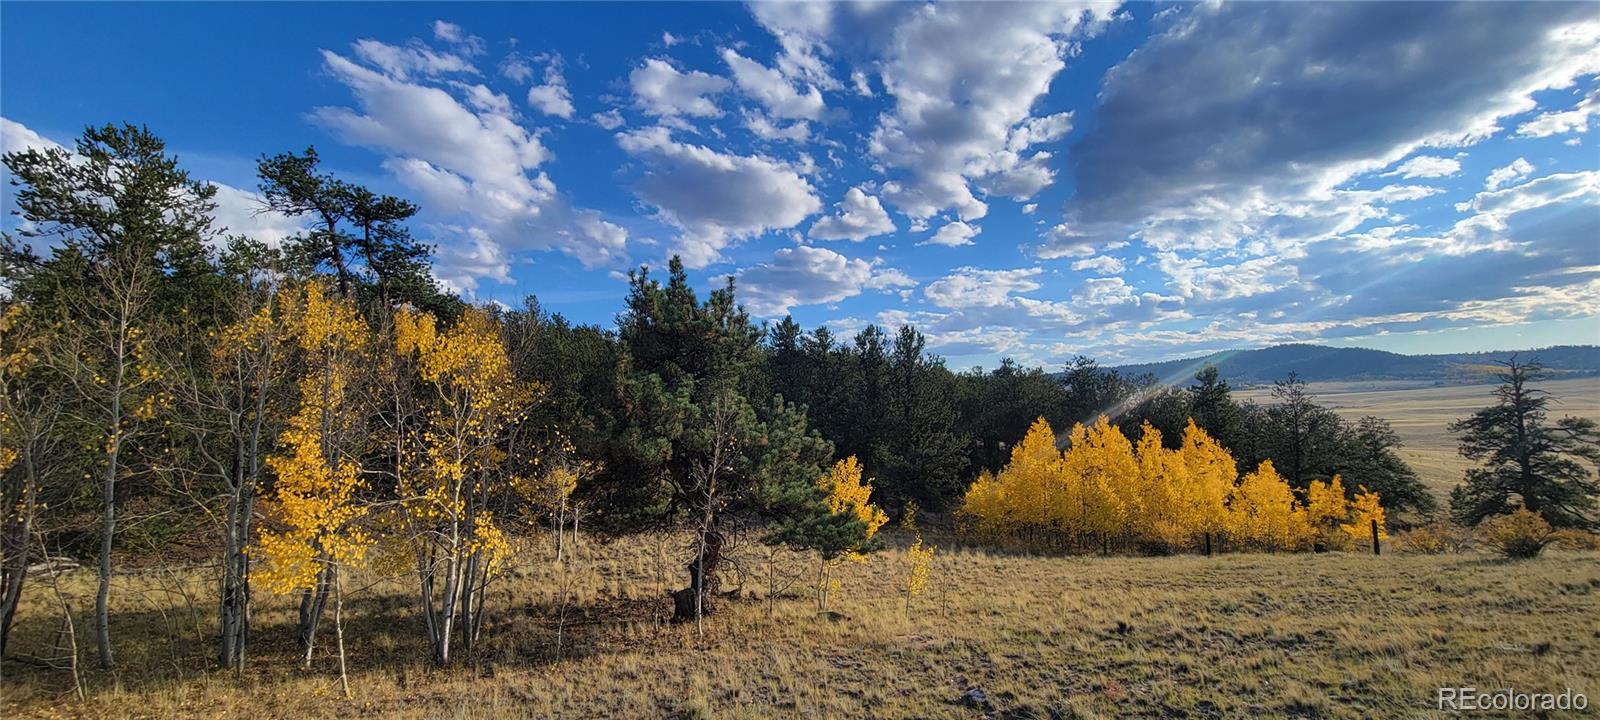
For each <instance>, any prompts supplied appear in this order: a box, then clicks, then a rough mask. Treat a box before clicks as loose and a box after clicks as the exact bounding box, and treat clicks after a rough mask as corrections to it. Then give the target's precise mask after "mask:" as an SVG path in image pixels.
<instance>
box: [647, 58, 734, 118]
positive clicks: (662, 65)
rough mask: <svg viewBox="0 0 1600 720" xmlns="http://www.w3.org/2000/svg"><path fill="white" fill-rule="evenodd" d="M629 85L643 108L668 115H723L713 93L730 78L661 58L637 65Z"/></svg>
mask: <svg viewBox="0 0 1600 720" xmlns="http://www.w3.org/2000/svg"><path fill="white" fill-rule="evenodd" d="M628 84H629V86H630V87H631V88H632V89H633V96H634V98H635V99H636V100H637V101H638V104H639V108H640V109H642V110H644V111H645V112H648V113H650V114H652V115H660V116H666V117H672V116H679V115H687V116H691V117H717V116H720V115H722V111H721V110H720V109H718V108H717V104H716V102H715V101H714V100H712V99H711V96H712V95H716V94H718V93H721V92H723V91H725V90H727V89H728V87H729V86H730V83H729V82H728V81H727V79H726V78H721V77H717V76H716V75H711V74H709V73H703V72H700V71H699V70H690V71H689V72H680V71H679V70H678V69H677V68H675V67H673V66H672V63H670V62H668V61H666V60H663V59H660V58H648V59H646V60H645V61H644V64H643V65H640V66H639V67H637V68H634V69H633V72H631V73H629V74H628Z"/></svg>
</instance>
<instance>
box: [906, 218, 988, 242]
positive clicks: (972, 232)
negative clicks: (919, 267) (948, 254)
mask: <svg viewBox="0 0 1600 720" xmlns="http://www.w3.org/2000/svg"><path fill="white" fill-rule="evenodd" d="M980 232H983V229H982V228H980V227H978V226H976V225H968V224H966V223H964V222H961V221H960V220H955V221H952V222H950V223H948V224H946V225H945V226H944V227H941V228H939V230H938V232H935V233H934V234H933V236H932V237H930V238H928V239H927V240H923V241H922V242H920V243H917V244H918V245H944V246H945V247H958V246H961V245H971V244H972V239H973V238H975V237H977V236H978V233H980Z"/></svg>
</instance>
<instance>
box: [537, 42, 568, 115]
mask: <svg viewBox="0 0 1600 720" xmlns="http://www.w3.org/2000/svg"><path fill="white" fill-rule="evenodd" d="M561 66H562V62H561V58H559V57H552V58H551V59H550V60H549V64H547V65H545V68H544V82H543V83H541V84H538V85H534V86H533V87H530V88H528V104H529V105H532V106H533V107H534V108H536V109H538V111H539V112H542V113H544V114H546V115H553V116H555V117H558V118H561V119H563V120H571V119H572V114H573V113H574V112H575V111H576V109H575V108H574V107H573V106H572V93H571V92H570V91H569V90H567V78H566V76H565V75H564V74H563V73H562V70H561Z"/></svg>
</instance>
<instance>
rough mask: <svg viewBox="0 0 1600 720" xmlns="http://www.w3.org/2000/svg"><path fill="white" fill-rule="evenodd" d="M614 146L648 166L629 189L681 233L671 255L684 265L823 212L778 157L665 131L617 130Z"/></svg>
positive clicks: (696, 264)
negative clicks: (681, 138) (728, 149)
mask: <svg viewBox="0 0 1600 720" xmlns="http://www.w3.org/2000/svg"><path fill="white" fill-rule="evenodd" d="M617 143H618V144H619V145H620V146H621V147H622V149H623V150H624V151H626V152H627V153H628V154H630V155H632V156H634V157H637V158H639V159H641V160H643V161H645V163H646V165H647V166H648V170H647V171H646V172H645V174H644V177H643V178H642V179H640V181H639V182H638V184H637V185H636V186H635V188H634V189H635V192H637V193H638V195H639V197H640V198H641V199H643V200H644V201H645V202H648V203H650V204H651V205H653V206H655V208H656V209H657V211H658V213H659V215H660V216H661V218H662V219H663V220H665V221H666V222H668V223H671V224H672V225H675V226H677V227H678V228H679V229H681V230H682V231H683V234H682V236H680V237H679V241H678V244H677V247H676V248H674V252H676V253H678V254H680V255H681V256H682V257H683V262H684V265H686V266H688V267H690V268H700V267H705V266H706V265H709V264H711V263H712V262H715V261H716V260H718V259H719V258H720V257H721V253H722V250H723V248H725V247H727V246H728V244H729V243H731V242H733V241H735V240H739V239H742V238H747V237H752V236H755V235H760V234H762V233H765V232H767V231H770V230H785V229H788V228H792V227H794V226H796V225H799V224H800V223H801V222H802V221H804V220H805V219H806V217H808V216H810V215H812V214H814V213H816V212H818V211H820V210H821V209H822V201H821V200H820V199H818V197H817V194H816V191H815V190H814V189H813V188H812V187H811V183H810V182H808V181H807V180H806V179H805V178H804V177H802V176H801V174H800V173H799V172H798V171H797V170H796V168H795V167H793V166H792V165H790V164H789V163H785V162H783V161H780V160H775V159H772V158H768V157H764V156H760V155H734V154H729V153H722V152H718V151H715V150H712V149H710V148H708V147H705V146H702V145H690V144H687V143H682V142H678V141H677V140H674V139H673V137H672V133H671V131H670V130H668V129H667V128H664V127H652V128H645V129H641V130H634V131H629V132H624V133H622V134H620V135H618V136H617Z"/></svg>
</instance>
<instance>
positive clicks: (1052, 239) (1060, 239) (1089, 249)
mask: <svg viewBox="0 0 1600 720" xmlns="http://www.w3.org/2000/svg"><path fill="white" fill-rule="evenodd" d="M1043 240H1044V242H1043V243H1040V244H1039V246H1038V247H1037V248H1036V249H1035V254H1037V255H1038V256H1039V259H1041V260H1055V259H1057V258H1064V257H1087V256H1090V255H1093V254H1094V253H1095V249H1096V248H1097V247H1099V246H1100V244H1101V243H1100V242H1099V241H1098V240H1097V239H1095V238H1093V237H1090V236H1089V235H1087V234H1085V233H1083V232H1080V231H1078V230H1076V229H1074V228H1073V227H1072V226H1070V225H1068V224H1066V223H1061V224H1058V225H1056V226H1055V227H1052V228H1050V229H1049V230H1048V231H1047V232H1045V234H1044V238H1043Z"/></svg>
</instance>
